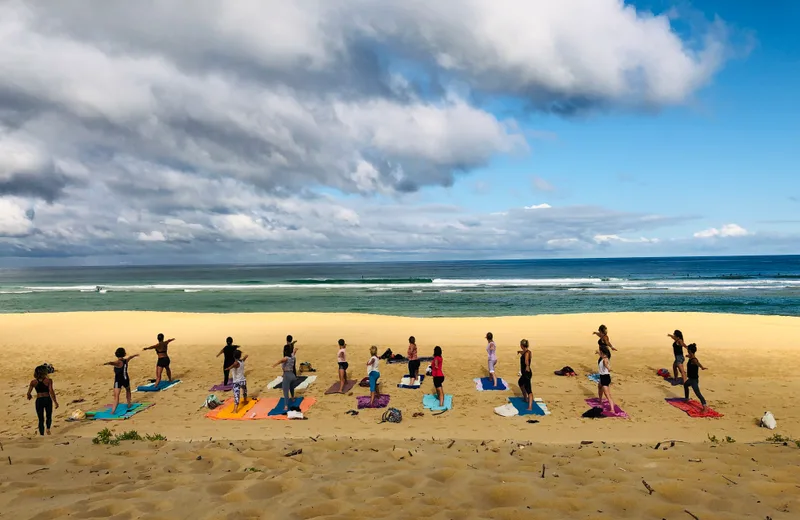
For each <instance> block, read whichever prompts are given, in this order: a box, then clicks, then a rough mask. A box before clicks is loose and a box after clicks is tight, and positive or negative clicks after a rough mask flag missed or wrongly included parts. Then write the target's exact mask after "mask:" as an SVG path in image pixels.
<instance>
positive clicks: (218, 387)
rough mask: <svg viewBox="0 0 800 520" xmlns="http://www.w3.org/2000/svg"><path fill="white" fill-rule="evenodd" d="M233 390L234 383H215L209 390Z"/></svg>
mask: <svg viewBox="0 0 800 520" xmlns="http://www.w3.org/2000/svg"><path fill="white" fill-rule="evenodd" d="M231 390H233V383H229V384H227V385H214V386H212V387H211V388H209V389H208V391H209V392H230V391H231Z"/></svg>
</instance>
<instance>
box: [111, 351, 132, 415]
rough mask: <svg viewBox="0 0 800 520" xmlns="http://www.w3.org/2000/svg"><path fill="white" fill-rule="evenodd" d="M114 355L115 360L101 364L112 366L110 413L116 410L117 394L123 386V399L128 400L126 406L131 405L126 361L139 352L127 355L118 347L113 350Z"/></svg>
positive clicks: (117, 404) (112, 413)
mask: <svg viewBox="0 0 800 520" xmlns="http://www.w3.org/2000/svg"><path fill="white" fill-rule="evenodd" d="M114 356H115V357H116V358H117V359H116V361H109V362H108V363H103V366H112V367H114V405H113V406H112V407H111V415H114V414H115V413H116V412H117V406H119V394H120V392H122V389H123V388H124V389H125V399H127V401H128V408H130V407H131V380H130V378H129V377H128V362H129V361H130V360H131V359H133V358H135V357H138V356H139V354H134V355H132V356H127V355H126V352H125V349H124V348H121V347H120V348H118V349H117V350H116V352H114Z"/></svg>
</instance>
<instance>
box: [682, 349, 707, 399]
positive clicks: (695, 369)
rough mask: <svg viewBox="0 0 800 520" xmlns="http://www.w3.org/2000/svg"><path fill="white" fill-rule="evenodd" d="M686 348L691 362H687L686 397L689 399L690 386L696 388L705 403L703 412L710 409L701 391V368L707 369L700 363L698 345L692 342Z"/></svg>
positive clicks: (698, 396)
mask: <svg viewBox="0 0 800 520" xmlns="http://www.w3.org/2000/svg"><path fill="white" fill-rule="evenodd" d="M686 350H687V351H689V362H688V363H687V364H686V376H687V378H686V382H685V383H683V393H684V395H685V396H686V397H685V399H686V400H687V401H688V400H689V387H691V388H692V390H694V393H695V395H696V396H697V398H698V399H700V404H702V405H703V413H705V412H707V411H708V406H706V399H705V397H703V394H701V393H700V370H706V367H704V366H703V365H701V364H700V361H699V360H698V359H697V357H696V354H697V345H695V344H694V343H691V344H689V345H687V346H686Z"/></svg>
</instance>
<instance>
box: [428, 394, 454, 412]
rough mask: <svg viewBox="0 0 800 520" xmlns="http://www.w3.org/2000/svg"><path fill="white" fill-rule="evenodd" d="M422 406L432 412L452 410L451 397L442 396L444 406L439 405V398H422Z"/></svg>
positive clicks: (447, 395)
mask: <svg viewBox="0 0 800 520" xmlns="http://www.w3.org/2000/svg"><path fill="white" fill-rule="evenodd" d="M422 406H424V407H425V408H427V409H429V410H431V411H433V412H440V411H443V410H452V409H453V396H452V395H451V394H445V395H444V406H440V405H439V397H438V396H435V395H431V394H425V395H423V396H422Z"/></svg>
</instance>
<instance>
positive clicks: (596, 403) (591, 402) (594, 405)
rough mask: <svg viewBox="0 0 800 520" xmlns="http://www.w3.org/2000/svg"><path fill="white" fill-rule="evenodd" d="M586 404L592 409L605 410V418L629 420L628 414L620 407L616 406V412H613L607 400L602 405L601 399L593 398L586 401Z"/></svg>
mask: <svg viewBox="0 0 800 520" xmlns="http://www.w3.org/2000/svg"><path fill="white" fill-rule="evenodd" d="M586 404H588V405H589V406H591V407H592V408H602V409H603V416H605V417H619V418H621V419H627V418H628V414H627V413H625V411H624V410H623V409H622V408H620V407H619V405H616V404H615V405H614V411H613V412H612V411H611V407H610V406H609V405H608V401H607V400H603V403H602V404H601V403H600V399H598V398H596V397H593V398H591V399H587V400H586Z"/></svg>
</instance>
